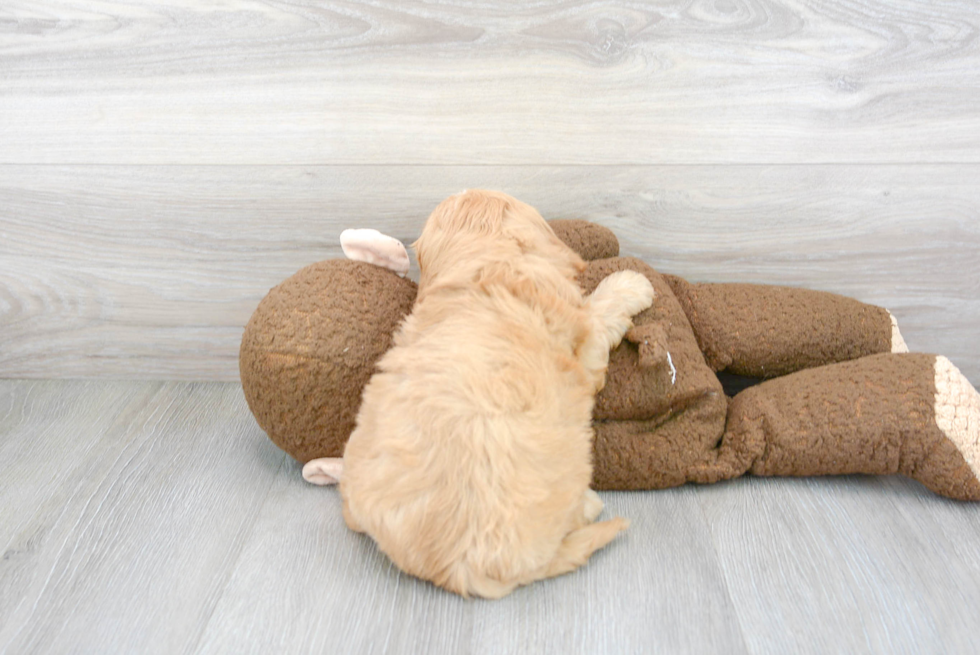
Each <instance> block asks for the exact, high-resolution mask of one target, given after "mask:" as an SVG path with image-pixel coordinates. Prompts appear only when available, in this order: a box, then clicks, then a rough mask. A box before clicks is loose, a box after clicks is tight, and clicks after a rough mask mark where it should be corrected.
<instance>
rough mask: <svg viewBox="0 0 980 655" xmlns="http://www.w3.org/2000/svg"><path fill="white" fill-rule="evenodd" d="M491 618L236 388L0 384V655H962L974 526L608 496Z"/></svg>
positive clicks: (972, 578) (758, 497)
mask: <svg viewBox="0 0 980 655" xmlns="http://www.w3.org/2000/svg"><path fill="white" fill-rule="evenodd" d="M603 498H604V500H605V501H606V510H605V511H606V513H607V514H609V515H613V514H616V515H620V516H625V517H628V518H630V519H631V520H632V525H631V526H630V528H629V530H628V531H627V532H626V533H625V534H624V535H623V536H622V537H621V538H619V539H618V540H617V541H615V542H614V543H613V544H611V545H610V546H609V547H607V548H606V549H604V550H603V551H601V552H599V553H598V554H596V556H595V557H593V559H592V560H591V561H590V562H589V564H588V565H586V566H585V567H584V568H582V569H580V570H579V571H577V572H575V573H572V574H570V575H566V576H563V577H560V578H556V579H552V580H549V581H545V582H540V583H535V584H533V585H531V586H529V587H525V588H522V589H519V590H517V591H516V592H515V593H514V594H513V595H511V596H509V597H507V598H505V599H503V600H502V601H480V600H473V601H464V600H462V599H461V598H459V597H456V596H453V595H450V594H448V593H445V592H443V591H440V590H438V589H436V588H435V587H433V586H431V585H429V584H427V583H422V582H420V581H418V580H416V579H414V578H410V577H408V576H406V575H404V574H402V573H400V572H399V571H398V570H397V569H395V568H394V567H393V566H392V565H391V564H390V562H389V561H388V560H387V559H386V558H385V557H384V556H382V555H381V554H380V553H379V552H378V550H377V548H376V547H375V546H374V544H373V542H371V540H370V539H368V538H366V537H364V536H362V535H357V534H354V533H352V532H350V531H349V530H347V528H346V527H345V526H344V522H343V519H342V518H341V516H340V507H339V499H338V496H337V492H336V490H335V489H324V488H319V487H313V486H311V485H307V484H306V483H305V482H303V480H302V478H301V476H300V470H299V466H298V465H297V464H296V463H294V462H292V461H291V460H289V459H288V458H287V457H286V456H285V455H284V454H283V453H281V452H280V451H279V450H277V449H276V448H275V447H274V446H273V445H272V444H271V442H270V441H269V440H268V439H267V438H266V437H265V435H263V434H262V433H261V431H260V430H259V429H258V428H257V426H255V425H254V423H253V422H252V420H251V417H250V416H249V414H248V410H247V407H246V405H245V401H244V398H243V396H242V392H241V388H240V387H239V386H238V385H235V384H222V383H205V384H186V383H159V382H134V383H128V382H101V381H96V382H80V381H67V382H66V381H43V382H41V381H9V380H8V381H0V500H2V501H3V503H4V505H3V507H4V511H3V512H2V513H0V545H2V547H3V557H2V559H0V592H2V593H0V653H22V652H92V653H94V652H100V653H101V652H140V653H147V654H153V653H167V654H170V653H202V654H203V653H229V652H234V653H269V652H290V653H302V652H311V653H313V652H316V653H319V652H325V651H330V652H345V653H348V652H349V653H381V652H385V653H402V652H404V653H419V652H430V653H435V652H460V653H494V654H497V653H503V654H509V653H529V652H534V653H543V654H548V653H561V654H565V653H569V652H590V653H610V654H612V653H627V652H629V653H633V652H669V653H753V654H762V653H785V652H794V653H827V652H869V653H894V652H948V653H960V652H962V653H967V652H972V646H973V644H974V643H975V628H976V620H975V608H976V607H977V605H978V602H980V598H978V593H980V591H978V590H980V506H978V505H977V504H975V503H957V502H953V501H948V500H946V499H943V498H940V497H938V496H935V495H933V494H931V493H929V492H927V491H925V490H924V489H923V488H922V487H921V486H919V485H918V484H917V483H914V482H910V481H908V480H905V479H904V478H862V477H840V478H828V479H806V480H797V479H782V480H780V479H751V478H749V479H743V480H739V481H735V482H732V483H722V484H717V485H708V486H693V485H690V486H686V487H682V488H678V489H672V490H666V491H658V492H631V493H606V494H603Z"/></svg>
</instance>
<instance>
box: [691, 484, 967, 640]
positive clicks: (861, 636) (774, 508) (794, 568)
mask: <svg viewBox="0 0 980 655" xmlns="http://www.w3.org/2000/svg"><path fill="white" fill-rule="evenodd" d="M700 499H701V501H702V505H703V507H704V513H705V517H706V519H707V521H708V523H709V524H710V525H711V528H712V538H713V541H714V544H715V548H716V551H717V553H718V556H719V557H720V559H721V561H722V567H723V569H724V571H725V578H726V581H727V583H728V588H729V592H730V593H731V596H732V602H733V604H734V605H735V607H736V611H737V612H738V615H739V621H740V624H741V625H742V628H743V633H744V635H745V641H746V643H747V644H748V647H749V650H750V652H756V653H760V652H765V653H787V652H793V653H828V652H867V653H897V652H919V653H924V652H937V653H939V652H941V653H967V652H971V651H972V650H974V645H975V643H976V639H975V635H973V634H971V632H973V628H969V627H967V626H975V625H976V612H975V610H974V608H975V607H977V603H978V602H980V566H978V561H977V557H976V551H977V544H978V543H980V521H978V518H980V511H978V508H977V506H976V504H973V503H961V502H957V501H951V500H948V499H940V498H937V497H936V496H935V495H933V494H931V493H930V492H929V491H927V490H925V488H923V487H921V486H919V485H917V484H915V483H912V482H910V481H908V480H906V479H905V478H859V477H854V476H851V477H842V478H810V479H805V480H802V479H801V480H793V479H751V480H750V479H745V480H740V481H737V482H734V483H733V484H731V485H725V486H722V487H711V486H709V487H704V488H702V489H701V490H700ZM872 499H873V500H872ZM872 504H873V507H872ZM926 508H928V509H926ZM786 625H792V626H795V628H794V629H793V630H782V629H780V626H786Z"/></svg>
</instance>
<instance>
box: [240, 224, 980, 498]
mask: <svg viewBox="0 0 980 655" xmlns="http://www.w3.org/2000/svg"><path fill="white" fill-rule="evenodd" d="M550 224H551V226H552V229H554V231H555V233H556V234H557V235H558V236H559V238H561V239H562V240H563V241H564V242H565V243H566V244H567V245H569V247H571V248H572V249H574V250H575V251H576V252H578V253H579V254H580V255H581V256H582V257H583V259H586V260H587V261H589V265H588V268H587V269H586V271H585V272H584V273H583V274H582V275H581V277H580V279H579V281H580V284H581V285H582V287H583V290H584V291H585V292H586V293H591V291H592V290H593V289H594V288H595V287H596V286H597V285H598V283H599V282H600V281H601V280H602V279H603V278H605V277H606V276H608V275H610V274H611V273H613V272H615V271H620V270H634V271H638V272H640V273H642V274H643V275H645V276H646V277H647V278H648V279H649V280H650V282H651V283H652V284H653V286H654V289H655V292H656V297H655V300H654V305H653V307H651V308H650V309H648V310H646V311H644V312H642V313H641V314H639V315H637V316H636V317H635V318H634V327H633V328H632V329H631V330H630V331H629V332H628V333H627V336H626V339H625V340H624V341H623V343H622V345H620V346H619V347H618V348H617V349H616V350H614V351H613V352H612V353H611V354H610V360H609V370H608V374H607V378H606V386H605V388H604V389H603V390H602V391H601V392H600V393H599V395H598V396H597V398H596V405H595V411H594V422H593V423H594V427H595V434H596V438H595V446H594V448H595V457H594V472H593V487H594V488H596V489H658V488H665V487H672V486H676V485H680V484H684V483H687V482H697V483H711V482H717V481H719V480H725V479H729V478H734V477H738V476H740V475H744V474H746V473H751V474H754V475H797V476H802V475H829V474H846V473H865V474H889V473H902V474H904V475H906V476H909V477H911V478H913V479H915V480H918V481H919V482H921V483H922V484H924V485H925V486H927V487H928V488H930V489H932V490H933V491H935V492H936V493H939V494H942V495H944V496H948V497H951V498H957V499H962V500H980V481H978V476H980V394H978V393H977V391H976V390H975V389H974V388H973V386H972V385H971V384H970V383H969V381H968V380H967V379H966V378H965V377H964V376H963V375H962V373H960V372H959V371H958V370H957V369H956V367H955V366H953V364H952V363H951V362H950V361H949V360H948V359H946V358H945V357H940V356H935V355H925V354H909V353H907V352H906V351H907V348H906V347H905V343H904V341H903V340H902V338H901V334H900V333H899V331H898V328H897V325H896V323H895V320H894V318H893V317H892V316H891V315H890V314H889V313H888V312H887V311H885V310H883V309H881V308H878V307H873V306H871V305H866V304H863V303H860V302H858V301H856V300H852V299H849V298H844V297H842V296H837V295H834V294H829V293H824V292H819V291H810V290H805V289H793V288H785V287H774V286H763V285H745V284H692V283H689V282H687V281H685V280H683V279H681V278H678V277H674V276H670V275H661V274H660V273H658V272H657V271H655V270H653V269H652V268H650V267H649V266H648V265H647V264H645V263H643V262H642V261H640V260H637V259H633V258H628V257H619V256H618V253H619V243H618V241H617V240H616V237H615V236H614V235H613V234H612V232H610V231H609V230H607V229H605V228H603V227H600V226H598V225H595V224H592V223H588V222H585V221H552V222H551V223H550ZM345 235H346V236H345V237H344V239H343V241H344V251H345V253H346V254H347V255H348V256H350V257H354V258H357V259H360V260H362V261H354V260H330V261H325V262H320V263H317V264H313V265H312V266H308V267H306V268H304V269H303V270H301V271H299V272H298V273H296V274H295V275H294V276H292V277H291V278H289V279H288V280H286V281H285V282H283V283H282V284H280V285H279V286H277V287H276V288H274V289H272V290H271V291H270V292H269V294H268V295H267V296H266V297H265V298H264V299H263V300H262V302H261V303H260V304H259V306H258V308H257V309H256V310H255V313H254V314H253V316H252V318H251V320H250V321H249V323H248V325H247V326H246V328H245V334H244V336H243V339H242V346H241V351H240V358H239V363H240V371H241V378H242V386H243V388H244V391H245V397H246V399H247V401H248V403H249V407H250V408H251V410H252V412H253V414H254V415H255V417H256V419H257V421H258V423H259V425H260V426H261V427H262V429H263V430H265V431H266V433H267V434H268V435H269V436H270V437H271V438H272V440H273V441H274V442H275V443H276V444H277V445H278V446H279V447H280V448H282V449H283V450H285V451H286V452H287V453H289V454H290V455H291V456H293V457H294V458H295V459H297V460H298V461H300V462H303V463H305V466H304V469H303V475H304V477H305V478H306V479H307V480H309V481H311V482H314V483H318V484H329V483H332V482H336V481H337V480H338V479H339V477H340V476H341V475H342V460H341V459H340V458H341V456H342V455H343V450H344V444H345V443H346V440H347V437H348V436H350V433H351V431H352V430H353V428H354V421H355V418H356V416H357V410H358V408H359V404H360V395H361V391H362V389H363V388H364V385H365V384H366V383H367V380H368V378H369V377H370V376H371V373H372V371H373V367H374V364H375V362H376V361H377V360H378V359H379V358H380V357H381V355H382V354H383V353H384V352H385V351H386V350H387V349H388V348H389V347H390V345H391V339H392V336H393V334H394V331H395V329H396V328H397V326H398V324H399V323H400V321H401V320H402V319H403V318H404V317H405V316H406V315H407V314H408V313H409V312H410V311H411V307H412V304H413V302H414V299H415V295H416V292H417V287H416V285H415V283H414V282H412V281H411V280H408V279H405V278H403V277H401V275H400V274H404V273H405V271H407V270H408V257H407V253H405V251H404V247H403V246H401V244H400V243H399V242H398V241H397V240H394V239H391V238H390V237H385V236H384V235H381V234H380V233H378V232H376V231H351V232H346V233H345ZM719 373H727V374H734V375H738V376H747V377H751V378H758V379H762V380H764V381H763V382H762V383H761V384H757V385H754V386H750V387H749V388H747V389H745V390H743V391H741V392H739V393H737V394H735V395H734V397H728V396H726V394H725V390H724V388H723V386H722V383H721V382H720V381H719V377H718V375H717V374H719Z"/></svg>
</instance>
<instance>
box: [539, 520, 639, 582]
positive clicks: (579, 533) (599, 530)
mask: <svg viewBox="0 0 980 655" xmlns="http://www.w3.org/2000/svg"><path fill="white" fill-rule="evenodd" d="M629 524H630V522H629V521H627V520H626V519H624V518H621V517H616V518H614V519H610V520H608V521H602V522H601V523H590V524H588V525H586V526H585V527H582V528H579V529H578V530H573V531H572V532H569V533H568V534H567V535H566V536H565V538H564V539H563V540H562V542H561V545H560V546H559V547H558V552H556V553H555V557H554V559H552V560H551V561H550V562H549V563H548V564H547V565H545V567H544V568H543V569H542V570H540V571H538V575H536V576H535V579H543V578H551V577H554V576H556V575H563V574H565V573H569V572H571V571H574V570H575V569H577V568H578V567H580V566H582V565H583V564H585V563H586V562H587V561H588V560H589V557H591V556H592V553H594V552H595V551H597V550H599V549H600V548H602V547H603V546H605V545H606V544H608V543H609V542H610V541H612V540H613V539H615V538H616V535H618V534H619V533H620V532H622V531H623V530H625V529H626V528H628V527H629Z"/></svg>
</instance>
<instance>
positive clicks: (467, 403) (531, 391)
mask: <svg viewBox="0 0 980 655" xmlns="http://www.w3.org/2000/svg"><path fill="white" fill-rule="evenodd" d="M414 247H415V249H416V251H417V254H418V260H419V265H420V268H421V280H420V282H419V292H418V299H417V301H416V303H415V307H414V309H413V310H412V313H411V314H410V315H409V316H408V317H407V318H406V319H405V321H404V323H403V324H402V325H401V327H400V328H399V330H398V332H397V333H396V335H395V338H394V345H393V347H392V348H391V350H390V351H388V353H386V354H385V355H384V357H382V359H381V361H380V362H379V363H378V367H377V371H376V373H375V374H374V376H373V377H372V378H371V380H370V382H369V383H368V385H367V387H366V388H365V390H364V395H363V400H362V404H361V408H360V412H359V414H358V417H357V427H356V428H355V430H354V432H353V434H352V435H351V437H350V440H349V441H348V443H347V447H346V450H345V451H344V460H343V474H342V476H340V477H341V481H340V493H341V496H342V499H343V511H344V518H345V520H346V521H347V525H348V526H349V527H350V528H351V529H352V530H356V531H360V532H366V533H367V534H368V535H370V536H371V537H372V538H373V539H374V540H375V541H376V542H377V544H378V547H379V548H380V549H381V550H382V551H383V552H384V553H385V554H387V555H388V557H390V558H391V560H392V561H393V562H394V563H395V564H396V565H398V566H399V567H400V568H401V569H402V570H404V571H406V572H408V573H410V574H412V575H415V576H418V577H420V578H423V579H425V580H430V581H432V582H433V583H435V584H436V585H439V586H440V587H444V588H446V589H448V590H450V591H454V592H456V593H458V594H461V595H463V596H469V595H477V596H483V597H487V598H499V597H501V596H504V595H506V594H508V593H510V592H511V591H513V590H514V588H515V587H517V586H518V585H523V584H527V583H529V582H532V581H534V580H538V579H541V578H547V577H549V576H554V575H559V574H562V573H566V572H568V571H572V570H573V569H575V568H577V567H579V566H581V565H582V564H584V563H585V562H586V560H588V558H589V556H590V555H591V554H592V553H593V552H594V551H595V550H598V549H599V548H602V547H603V546H605V545H606V544H607V543H609V541H611V540H612V539H613V538H614V537H615V536H616V534H617V533H619V532H620V531H621V530H624V529H625V528H626V527H627V525H628V522H627V521H626V520H625V519H622V518H614V519H612V520H608V521H603V522H601V523H593V521H594V520H595V518H596V517H597V516H598V515H599V513H600V512H601V511H602V501H600V500H599V497H598V496H597V495H596V494H595V492H593V491H591V490H590V489H589V482H590V480H591V477H592V440H593V432H592V428H591V418H592V417H591V414H592V406H593V401H594V395H595V393H596V392H597V391H598V390H599V389H601V388H602V386H603V384H604V381H605V372H606V367H607V364H608V361H609V350H610V348H612V347H614V346H616V345H617V344H618V343H619V342H620V340H621V339H622V337H623V335H624V334H625V332H626V330H627V329H628V328H629V327H630V325H631V317H632V316H633V315H634V314H636V313H637V312H639V311H641V310H643V309H646V308H647V307H649V306H650V305H651V303H652V302H653V287H652V286H651V285H650V282H649V281H648V280H647V279H646V278H645V277H644V276H642V275H640V274H639V273H636V272H633V271H622V272H619V273H615V274H614V275H611V276H609V277H608V278H606V279H605V280H603V282H602V283H601V284H600V285H599V287H598V288H597V289H596V291H595V293H593V294H592V295H591V296H590V297H588V298H584V297H583V295H582V292H581V290H580V289H579V286H578V285H577V284H576V282H575V278H576V275H577V274H578V273H580V272H581V271H582V270H583V269H584V267H585V264H584V262H583V261H582V259H581V258H580V257H579V256H578V255H577V254H575V253H574V252H573V251H572V250H571V249H569V248H568V247H567V246H565V245H564V244H563V243H562V242H561V241H559V239H558V238H557V237H556V236H555V234H554V232H552V231H551V228H550V227H548V224H547V223H546V222H545V221H544V219H542V218H541V216H540V215H539V214H538V213H537V211H535V210H534V209H533V208H532V207H529V206H528V205H526V204H524V203H521V202H519V201H517V200H515V199H514V198H511V197H510V196H507V195H504V194H501V193H494V192H487V191H467V192H464V193H461V194H459V195H456V196H452V197H450V198H448V199H447V200H445V201H444V202H443V203H442V204H440V205H439V206H438V207H437V208H436V210H435V211H434V212H433V213H432V215H431V216H430V217H429V219H428V221H427V222H426V224H425V228H424V229H423V231H422V236H421V237H420V238H419V240H418V241H417V242H416V243H415V244H414Z"/></svg>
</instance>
